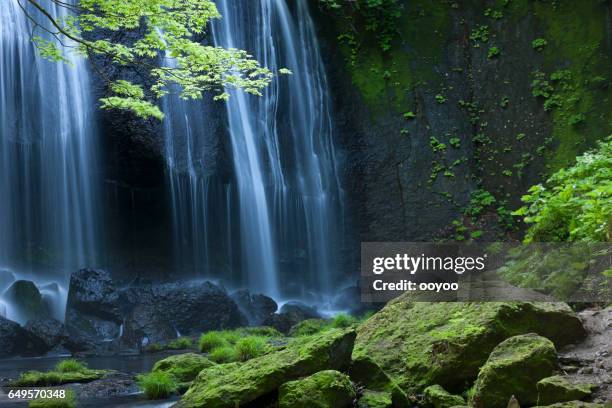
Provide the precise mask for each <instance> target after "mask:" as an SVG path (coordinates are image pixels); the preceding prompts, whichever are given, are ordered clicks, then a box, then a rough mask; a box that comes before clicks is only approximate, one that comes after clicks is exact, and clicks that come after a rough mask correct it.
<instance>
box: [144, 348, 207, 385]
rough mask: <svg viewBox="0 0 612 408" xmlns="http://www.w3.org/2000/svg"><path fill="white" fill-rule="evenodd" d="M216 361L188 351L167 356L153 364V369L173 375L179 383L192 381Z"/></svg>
mask: <svg viewBox="0 0 612 408" xmlns="http://www.w3.org/2000/svg"><path fill="white" fill-rule="evenodd" d="M214 364H215V363H213V362H212V361H210V360H209V359H207V358H206V357H204V356H203V355H202V354H196V353H186V354H178V355H175V356H170V357H166V358H164V359H163V360H160V361H158V362H157V363H155V365H154V366H153V370H152V371H163V372H166V373H168V374H170V375H172V376H173V377H174V378H175V379H176V381H177V382H178V383H181V384H184V383H190V382H191V381H193V380H194V379H195V378H196V377H197V376H198V374H199V373H200V371H202V370H203V369H205V368H208V367H210V366H213V365H214Z"/></svg>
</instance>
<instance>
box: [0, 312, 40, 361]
mask: <svg viewBox="0 0 612 408" xmlns="http://www.w3.org/2000/svg"><path fill="white" fill-rule="evenodd" d="M45 352H46V348H45V344H44V343H43V342H42V341H41V340H40V339H39V338H38V337H36V336H32V335H31V334H30V333H29V332H28V331H26V330H24V329H23V328H22V327H21V326H20V325H19V324H18V323H15V322H13V321H11V320H8V319H6V318H4V317H1V316H0V357H15V356H33V355H41V354H44V353H45Z"/></svg>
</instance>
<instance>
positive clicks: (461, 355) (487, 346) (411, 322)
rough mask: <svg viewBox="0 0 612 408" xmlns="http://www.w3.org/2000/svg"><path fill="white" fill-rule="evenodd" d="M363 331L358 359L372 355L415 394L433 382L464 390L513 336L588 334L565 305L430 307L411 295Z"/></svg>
mask: <svg viewBox="0 0 612 408" xmlns="http://www.w3.org/2000/svg"><path fill="white" fill-rule="evenodd" d="M357 330H358V331H357V339H356V342H355V350H354V352H353V358H354V359H355V358H357V357H360V356H368V357H370V358H371V359H372V360H373V361H374V362H376V363H377V364H378V365H379V366H380V367H381V368H382V369H383V370H384V371H385V372H386V373H387V374H388V375H389V377H390V378H392V379H393V380H394V381H395V382H396V383H397V384H398V385H399V386H400V387H401V388H402V389H403V390H404V391H405V392H406V393H407V394H409V395H412V394H418V393H421V392H422V391H423V390H424V389H425V388H426V387H427V386H429V385H432V384H439V385H441V386H442V387H444V388H445V389H447V390H448V391H450V392H454V393H459V392H462V391H463V390H465V389H466V388H467V387H469V386H470V385H471V383H472V382H473V381H474V380H475V378H476V376H477V375H478V370H479V368H480V367H481V366H482V365H483V364H484V363H485V361H486V360H487V358H488V356H489V354H490V353H491V351H492V350H493V348H494V347H495V346H496V345H498V344H499V343H500V342H502V341H503V340H505V339H507V338H509V337H512V336H515V335H520V334H526V333H532V332H533V333H537V334H539V335H542V336H544V337H547V338H549V339H551V340H552V341H553V342H554V343H555V345H557V346H562V345H566V344H570V343H574V342H577V341H579V340H580V339H582V338H583V337H584V336H585V335H586V332H585V330H584V328H583V326H582V323H581V322H580V319H579V318H578V317H577V316H576V315H575V314H574V312H572V310H571V309H570V308H569V306H567V305H566V304H565V303H543V302H542V303H531V302H485V303H462V302H455V303H451V302H439V303H427V302H415V301H414V300H413V299H412V298H411V296H410V295H409V294H407V295H403V296H400V297H399V298H397V299H395V300H394V301H391V302H389V303H388V304H387V305H386V306H385V307H384V308H383V309H382V310H380V311H379V312H378V313H376V314H375V315H373V316H372V317H371V318H370V319H368V320H367V321H365V322H364V323H363V324H362V325H361V326H360V327H359V328H358V329H357Z"/></svg>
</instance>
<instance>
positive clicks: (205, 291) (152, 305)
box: [121, 282, 246, 344]
mask: <svg viewBox="0 0 612 408" xmlns="http://www.w3.org/2000/svg"><path fill="white" fill-rule="evenodd" d="M121 299H122V305H123V308H124V310H125V311H126V313H127V317H126V321H125V329H126V331H125V333H126V337H131V338H132V340H131V341H132V342H135V343H137V344H143V343H149V344H150V343H157V342H163V341H166V340H169V339H174V338H176V337H177V336H178V335H179V334H180V335H181V336H188V335H192V334H200V333H202V332H207V331H210V330H219V329H231V328H235V327H239V326H240V325H241V324H242V323H244V322H245V321H246V318H245V316H244V315H243V314H242V313H240V310H239V309H238V306H237V305H236V303H235V302H234V301H233V300H232V299H231V298H230V297H229V295H228V294H227V292H226V291H225V290H224V289H222V288H221V287H219V286H217V285H214V284H213V283H210V282H203V283H197V284H193V283H183V282H177V283H167V284H159V285H146V286H141V287H134V288H129V289H127V290H125V291H124V292H123V293H122V296H121ZM128 334H129V336H128Z"/></svg>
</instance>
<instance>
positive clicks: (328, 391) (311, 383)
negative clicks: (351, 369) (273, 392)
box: [278, 370, 356, 408]
mask: <svg viewBox="0 0 612 408" xmlns="http://www.w3.org/2000/svg"><path fill="white" fill-rule="evenodd" d="M355 396H356V394H355V387H353V384H352V383H351V380H350V379H349V377H348V376H347V375H345V374H342V373H341V372H339V371H335V370H326V371H320V372H318V373H315V374H313V375H311V376H308V377H306V378H302V379H300V380H295V381H289V382H286V383H285V384H283V385H282V386H281V387H280V389H279V391H278V407H279V408H347V407H352V406H353V400H354V399H355Z"/></svg>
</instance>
